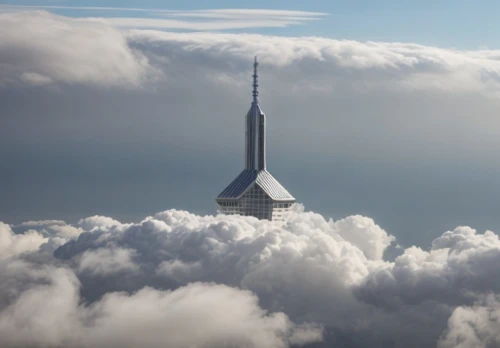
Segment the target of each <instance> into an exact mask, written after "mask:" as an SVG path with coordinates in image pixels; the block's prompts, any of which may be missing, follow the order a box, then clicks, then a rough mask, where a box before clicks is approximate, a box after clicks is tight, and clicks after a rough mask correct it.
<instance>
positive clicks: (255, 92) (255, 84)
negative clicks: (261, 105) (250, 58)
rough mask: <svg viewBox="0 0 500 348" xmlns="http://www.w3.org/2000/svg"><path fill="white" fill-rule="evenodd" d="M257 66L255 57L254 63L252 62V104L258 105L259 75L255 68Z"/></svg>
mask: <svg viewBox="0 0 500 348" xmlns="http://www.w3.org/2000/svg"><path fill="white" fill-rule="evenodd" d="M258 66H259V62H258V61H257V56H255V59H254V62H253V84H252V86H253V93H252V95H253V102H254V103H258V102H259V100H258V99H257V98H258V96H259V90H258V89H259V81H258V78H259V75H258V74H257V67H258Z"/></svg>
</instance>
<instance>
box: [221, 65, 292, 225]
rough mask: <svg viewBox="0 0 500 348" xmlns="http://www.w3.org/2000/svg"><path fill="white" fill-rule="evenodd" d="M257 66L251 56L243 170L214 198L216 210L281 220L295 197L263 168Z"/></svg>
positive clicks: (262, 119)
mask: <svg viewBox="0 0 500 348" xmlns="http://www.w3.org/2000/svg"><path fill="white" fill-rule="evenodd" d="M258 65H259V63H258V62H257V57H255V62H254V64H253V66H254V73H253V101H252V105H251V106H250V110H249V111H248V113H247V116H246V120H245V121H246V122H245V169H244V170H243V171H242V172H241V173H240V175H238V176H237V177H236V179H234V180H233V181H232V182H231V183H230V184H229V185H228V186H227V187H226V188H225V189H224V191H222V192H221V194H220V195H219V196H218V197H217V199H216V202H217V208H218V209H217V210H218V212H219V213H222V214H237V215H245V216H255V217H256V218H258V219H267V220H272V221H284V220H285V218H286V215H287V213H288V212H289V211H290V209H291V207H292V205H293V204H294V203H295V198H293V196H292V195H291V194H290V193H288V191H287V190H286V189H285V188H284V187H283V186H281V184H280V183H279V182H278V181H277V180H276V179H275V178H274V177H273V176H272V175H271V173H269V172H268V171H267V169H266V115H265V114H264V112H262V110H261V108H260V106H259V100H258V96H259V91H258V87H259V84H258V75H257V67H258Z"/></svg>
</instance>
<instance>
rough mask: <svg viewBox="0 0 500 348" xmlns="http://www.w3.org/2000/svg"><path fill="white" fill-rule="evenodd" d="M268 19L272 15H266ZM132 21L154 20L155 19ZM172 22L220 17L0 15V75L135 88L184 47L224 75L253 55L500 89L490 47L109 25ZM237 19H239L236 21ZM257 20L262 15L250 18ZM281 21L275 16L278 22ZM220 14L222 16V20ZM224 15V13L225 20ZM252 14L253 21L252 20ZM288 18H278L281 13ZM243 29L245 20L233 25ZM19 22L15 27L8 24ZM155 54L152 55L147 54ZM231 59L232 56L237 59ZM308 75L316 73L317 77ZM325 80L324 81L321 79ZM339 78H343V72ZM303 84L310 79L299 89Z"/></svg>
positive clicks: (333, 75)
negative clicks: (459, 47) (457, 47)
mask: <svg viewBox="0 0 500 348" xmlns="http://www.w3.org/2000/svg"><path fill="white" fill-rule="evenodd" d="M172 15H173V16H176V18H182V17H183V16H188V15H194V16H202V17H203V16H209V17H210V16H223V17H227V18H228V19H227V20H229V21H233V22H234V23H233V24H235V23H236V22H238V21H242V20H241V19H239V18H240V17H245V16H258V17H259V18H261V19H259V20H255V23H254V24H255V25H256V26H260V25H263V24H262V23H260V22H269V21H273V20H275V19H272V18H275V17H276V16H278V17H283V18H288V19H287V20H291V19H293V18H301V17H299V16H302V17H304V18H315V17H314V16H317V15H320V14H316V13H308V12H305V13H301V12H294V11H291V12H289V11H288V12H287V11H267V10H253V11H251V10H238V11H237V10H218V11H215V10H205V11H191V12H189V13H173V14H172ZM270 18H271V19H270ZM138 21H139V22H140V21H153V22H158V23H159V24H158V25H156V24H155V25H150V24H147V23H146V24H144V23H143V24H141V23H138ZM163 21H167V22H168V21H171V22H176V23H177V22H179V23H178V25H177V26H176V27H178V28H181V27H182V28H184V29H188V28H189V27H190V26H191V28H192V29H198V30H201V29H209V30H216V29H220V28H219V26H220V25H221V24H220V23H219V22H217V21H216V22H206V23H205V22H204V24H200V25H202V26H208V27H206V28H204V27H197V26H196V25H195V26H194V27H193V24H192V23H191V24H182V23H181V21H179V20H178V19H158V18H153V19H151V18H146V19H141V18H139V19H132V18H108V19H95V18H94V19H85V18H81V19H75V18H69V17H63V16H57V15H54V14H50V13H48V12H44V11H35V12H6V13H3V14H0V29H1V30H2V32H3V33H4V35H2V37H1V38H0V48H1V49H2V55H1V56H0V64H1V66H2V73H1V75H0V83H1V84H2V85H4V86H8V85H11V84H12V83H17V84H19V83H24V84H29V85H46V84H49V83H51V82H62V83H77V84H81V83H83V84H97V85H101V86H119V87H132V88H133V87H138V86H142V85H144V83H145V82H147V81H151V80H157V79H159V78H162V77H164V75H167V76H168V69H169V65H168V64H165V63H166V62H168V61H169V60H171V59H172V58H174V57H176V56H184V55H190V57H191V59H193V57H197V58H196V59H198V61H199V60H200V59H204V62H205V64H211V63H210V62H213V64H217V65H218V66H219V68H222V70H221V71H218V72H217V74H226V75H228V76H229V77H231V76H233V77H232V78H233V79H234V75H235V74H236V73H240V72H241V71H234V69H235V67H237V66H242V63H245V64H248V63H249V62H250V60H251V59H252V58H253V56H254V55H259V58H260V60H261V61H262V63H264V64H266V65H271V66H274V67H276V68H277V69H280V70H283V69H285V68H286V67H289V66H290V65H292V64H294V65H296V66H297V67H296V69H300V70H302V69H307V71H308V78H309V79H310V80H312V81H311V83H312V85H311V86H310V87H311V88H315V89H316V90H318V91H320V90H324V89H325V88H326V89H327V90H330V89H331V88H332V86H334V85H335V81H339V80H344V79H346V78H347V77H348V80H349V81H350V83H355V84H357V86H358V88H360V87H361V88H370V87H380V86H382V87H385V88H388V89H392V90H398V89H400V88H401V87H404V88H405V89H417V90H428V89H432V90H441V91H446V92H459V93H462V92H478V93H485V92H486V93H488V94H490V95H497V94H498V91H499V90H500V84H499V81H500V53H499V52H498V51H496V50H477V51H460V50H454V49H445V48H437V47H428V46H423V45H417V44H413V43H384V42H369V41H368V42H357V41H348V40H334V39H329V38H321V37H273V36H263V35H249V34H220V33H169V32H160V31H145V30H133V31H131V32H129V31H120V30H118V29H116V28H115V27H116V26H123V25H125V26H128V27H132V28H133V27H136V28H137V27H140V26H143V27H144V26H146V27H151V26H159V27H163V28H167V27H169V25H160V24H161V23H160V22H163ZM243 22H244V21H243ZM257 22H259V23H260V24H259V23H257ZM278 22H279V21H278ZM221 23H222V22H221ZM223 23H225V22H223ZM252 23H253V22H252ZM283 23H285V22H283ZM235 25H237V26H238V27H241V28H244V27H245V25H246V24H241V25H239V24H237V23H236V24H235ZM11 28H16V30H15V31H14V30H11ZM151 61H153V62H154V63H151ZM235 63H236V64H237V65H235ZM315 77H316V78H317V79H316V80H315ZM329 79H330V80H331V81H330V82H331V83H329V82H328V80H329ZM343 82H344V81H343ZM304 87H306V88H307V84H306V85H305V86H303V88H304Z"/></svg>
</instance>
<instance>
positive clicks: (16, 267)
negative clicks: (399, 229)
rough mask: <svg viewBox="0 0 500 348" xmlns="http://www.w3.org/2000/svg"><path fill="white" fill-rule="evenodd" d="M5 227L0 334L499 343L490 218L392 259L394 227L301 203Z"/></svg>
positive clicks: (115, 340) (275, 343)
mask: <svg viewBox="0 0 500 348" xmlns="http://www.w3.org/2000/svg"><path fill="white" fill-rule="evenodd" d="M52 223H54V225H51V224H52ZM1 226H2V229H1V230H0V231H1V232H2V238H0V248H2V250H9V253H8V254H5V253H3V254H2V255H4V256H3V259H2V260H0V271H1V274H2V280H3V281H2V284H1V285H0V295H1V296H0V299H2V300H1V301H0V333H1V335H0V337H2V340H3V342H2V343H3V346H8V347H10V346H12V347H16V346H23V345H29V346H34V347H37V346H44V345H45V346H46V345H53V346H58V345H63V346H67V347H69V346H75V347H85V346H106V345H112V346H114V345H120V346H125V347H129V346H130V347H133V346H136V345H137V344H138V342H142V344H143V345H145V346H148V347H159V346H162V345H165V344H167V345H174V346H179V347H191V346H200V347H201V346H203V347H212V346H214V347H215V346H221V345H227V346H236V347H240V346H241V347H242V346H245V347H246V346H251V347H286V346H290V345H308V344H311V343H314V344H316V345H318V344H319V345H320V346H321V345H324V346H331V345H332V344H338V345H350V346H353V347H364V346H367V345H368V344H371V346H385V345H386V344H391V345H392V346H394V347H422V346H434V345H438V344H439V345H440V346H442V347H451V346H456V345H458V346H461V347H489V346H491V345H492V344H493V345H495V344H497V343H498V337H497V327H498V321H497V319H496V318H497V315H496V314H495V313H496V312H498V300H497V298H496V297H495V296H494V295H489V294H491V293H498V292H499V289H498V288H497V284H496V283H497V282H496V281H495V279H497V278H498V276H497V274H496V273H497V272H496V270H495V268H494V265H495V264H497V262H496V261H497V260H498V258H500V242H499V239H498V236H497V235H496V234H494V233H493V232H489V231H488V232H485V233H484V234H479V233H477V232H476V231H475V230H473V229H471V228H468V227H459V228H457V229H456V230H454V231H450V232H446V233H444V234H443V235H442V236H441V237H439V238H437V239H436V240H435V241H434V243H433V244H432V248H431V249H430V250H429V251H424V250H421V249H419V248H416V247H411V248H408V249H405V250H404V251H403V252H402V254H401V255H400V256H399V257H397V258H396V260H395V261H394V262H388V261H385V260H384V259H383V253H384V251H385V250H386V249H387V248H388V246H389V245H390V244H391V243H392V242H394V237H392V236H390V235H388V234H387V233H386V232H385V231H384V230H383V229H381V228H380V227H379V226H377V225H376V224H375V222H374V221H373V220H372V219H370V218H367V217H363V216H350V217H347V218H345V219H342V220H339V221H332V220H325V219H324V218H323V217H322V216H321V215H318V214H315V213H312V212H302V211H301V210H300V209H298V210H297V211H296V212H295V213H294V215H293V216H292V217H291V218H290V220H289V221H288V222H287V223H286V225H284V226H277V225H275V224H273V223H271V222H268V221H259V220H257V219H254V218H251V217H235V216H216V217H214V216H196V215H193V214H190V213H188V212H185V211H176V210H169V211H165V212H162V213H158V214H156V215H154V216H150V217H147V218H145V219H144V220H143V221H141V222H140V223H135V224H123V223H121V222H118V221H116V220H113V219H110V218H107V217H102V216H94V217H90V218H86V219H82V220H80V221H79V222H78V224H76V225H72V226H70V225H66V224H63V223H62V222H61V221H41V222H39V223H37V222H36V221H31V222H28V223H25V224H20V225H16V226H12V227H11V226H9V225H6V224H2V225H1ZM27 226H29V228H30V229H29V230H26V228H27ZM54 226H57V227H55V228H54ZM62 226H66V227H67V228H72V229H74V230H75V231H79V233H77V234H73V235H68V233H67V231H63V230H61V227H62ZM49 230H52V232H49ZM14 231H17V233H15V232H14ZM59 231H60V232H59ZM14 240H15V242H13V241H14ZM13 243H17V244H16V245H19V246H17V247H12V246H13ZM235 308H237V309H238V310H235ZM47 323H49V324H47ZM124 328H126V329H124ZM160 328H161V329H160ZM118 333H119V334H118ZM409 342H410V343H409Z"/></svg>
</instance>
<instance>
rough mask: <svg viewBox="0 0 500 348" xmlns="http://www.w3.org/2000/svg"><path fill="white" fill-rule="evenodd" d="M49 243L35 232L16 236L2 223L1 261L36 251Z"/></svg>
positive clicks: (0, 234)
mask: <svg viewBox="0 0 500 348" xmlns="http://www.w3.org/2000/svg"><path fill="white" fill-rule="evenodd" d="M47 241H48V239H47V238H44V237H43V236H42V235H41V234H40V233H38V232H37V231H35V230H29V231H27V232H26V233H24V234H14V232H13V231H12V229H11V228H10V226H9V225H7V224H4V223H2V222H0V260H1V259H4V258H9V257H12V256H16V255H19V254H22V253H24V252H28V251H32V250H36V249H38V248H39V247H40V245H42V244H43V243H45V242H47Z"/></svg>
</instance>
